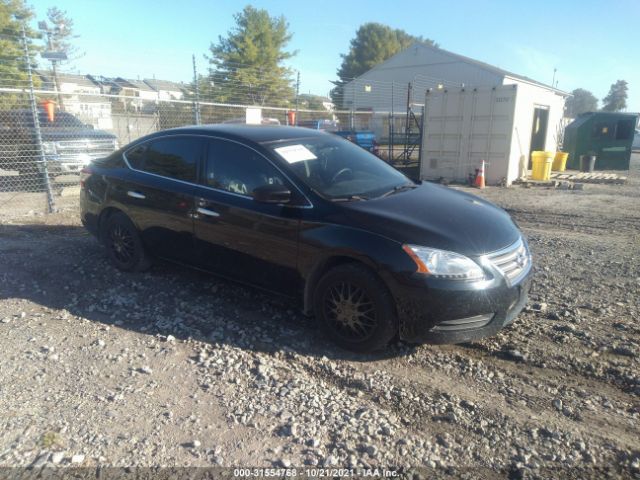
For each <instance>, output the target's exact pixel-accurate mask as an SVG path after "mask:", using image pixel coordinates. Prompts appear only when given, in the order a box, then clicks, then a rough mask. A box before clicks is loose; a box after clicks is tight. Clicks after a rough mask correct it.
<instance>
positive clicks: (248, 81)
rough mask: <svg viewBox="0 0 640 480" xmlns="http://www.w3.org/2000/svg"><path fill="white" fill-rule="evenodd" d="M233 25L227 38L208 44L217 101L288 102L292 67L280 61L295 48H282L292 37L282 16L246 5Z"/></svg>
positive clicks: (280, 103) (290, 93) (255, 103)
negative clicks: (271, 14)
mask: <svg viewBox="0 0 640 480" xmlns="http://www.w3.org/2000/svg"><path fill="white" fill-rule="evenodd" d="M234 19H235V21H236V26H235V28H234V29H233V30H231V31H229V32H228V34H227V37H226V38H223V37H222V36H220V37H218V43H217V44H216V45H214V44H213V43H212V44H211V47H210V52H211V56H209V57H207V58H208V59H209V63H210V72H209V76H210V87H211V93H212V94H213V95H214V99H215V100H216V101H221V102H229V103H239V104H254V105H266V104H269V105H273V106H283V105H288V104H289V103H290V102H291V99H292V98H293V95H294V90H293V87H292V79H291V75H292V71H291V70H290V69H289V68H287V67H285V66H284V65H282V63H283V62H284V61H285V60H288V59H289V58H291V57H293V56H294V55H295V54H296V52H288V51H286V50H285V48H286V46H287V44H288V43H289V41H290V40H291V33H289V24H288V23H287V21H286V20H285V18H284V17H282V16H280V17H277V18H274V17H271V16H270V15H269V13H268V12H267V11H266V10H258V9H256V8H254V7H252V6H250V5H249V6H246V7H245V8H244V10H242V12H240V13H237V14H235V15H234Z"/></svg>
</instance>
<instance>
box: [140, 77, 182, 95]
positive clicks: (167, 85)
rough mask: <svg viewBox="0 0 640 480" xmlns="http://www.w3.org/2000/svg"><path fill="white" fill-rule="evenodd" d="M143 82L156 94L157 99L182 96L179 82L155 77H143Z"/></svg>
mask: <svg viewBox="0 0 640 480" xmlns="http://www.w3.org/2000/svg"><path fill="white" fill-rule="evenodd" d="M144 83H146V84H147V85H149V87H151V89H152V90H153V91H155V92H156V93H157V94H158V99H159V100H182V98H183V97H184V92H183V88H182V85H180V84H179V83H176V82H171V81H169V80H156V79H155V78H145V79H144Z"/></svg>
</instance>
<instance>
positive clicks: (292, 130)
mask: <svg viewBox="0 0 640 480" xmlns="http://www.w3.org/2000/svg"><path fill="white" fill-rule="evenodd" d="M169 133H183V134H184V133H196V134H201V135H202V134H205V135H211V136H222V137H227V138H231V139H239V140H249V141H252V142H255V143H271V142H278V141H287V140H295V139H297V138H309V137H322V136H325V135H329V134H328V133H325V132H322V131H319V130H312V129H309V128H304V127H286V126H281V125H241V124H222V123H220V124H213V125H191V126H188V127H179V128H172V129H170V130H164V131H162V132H158V134H165V135H166V134H169Z"/></svg>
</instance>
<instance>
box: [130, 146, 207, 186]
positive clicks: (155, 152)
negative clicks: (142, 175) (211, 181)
mask: <svg viewBox="0 0 640 480" xmlns="http://www.w3.org/2000/svg"><path fill="white" fill-rule="evenodd" d="M201 152H202V140H201V139H200V138H197V137H174V138H163V139H161V140H154V141H151V142H148V143H145V144H144V145H139V146H137V147H134V148H132V149H131V150H129V151H127V160H129V163H130V164H131V166H132V167H133V168H135V169H138V170H143V171H145V172H149V173H155V174H156V175H161V176H163V177H169V178H175V179H177V180H183V181H185V182H195V180H196V172H197V165H198V159H199V158H200V154H201Z"/></svg>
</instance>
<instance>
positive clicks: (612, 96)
mask: <svg viewBox="0 0 640 480" xmlns="http://www.w3.org/2000/svg"><path fill="white" fill-rule="evenodd" d="M627 90H629V87H628V83H627V82H626V81H625V80H618V81H617V82H616V83H614V84H612V85H611V88H610V89H609V93H608V94H607V96H606V97H604V98H603V99H602V103H603V105H602V110H604V111H605V112H619V111H620V110H624V109H625V108H627Z"/></svg>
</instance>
